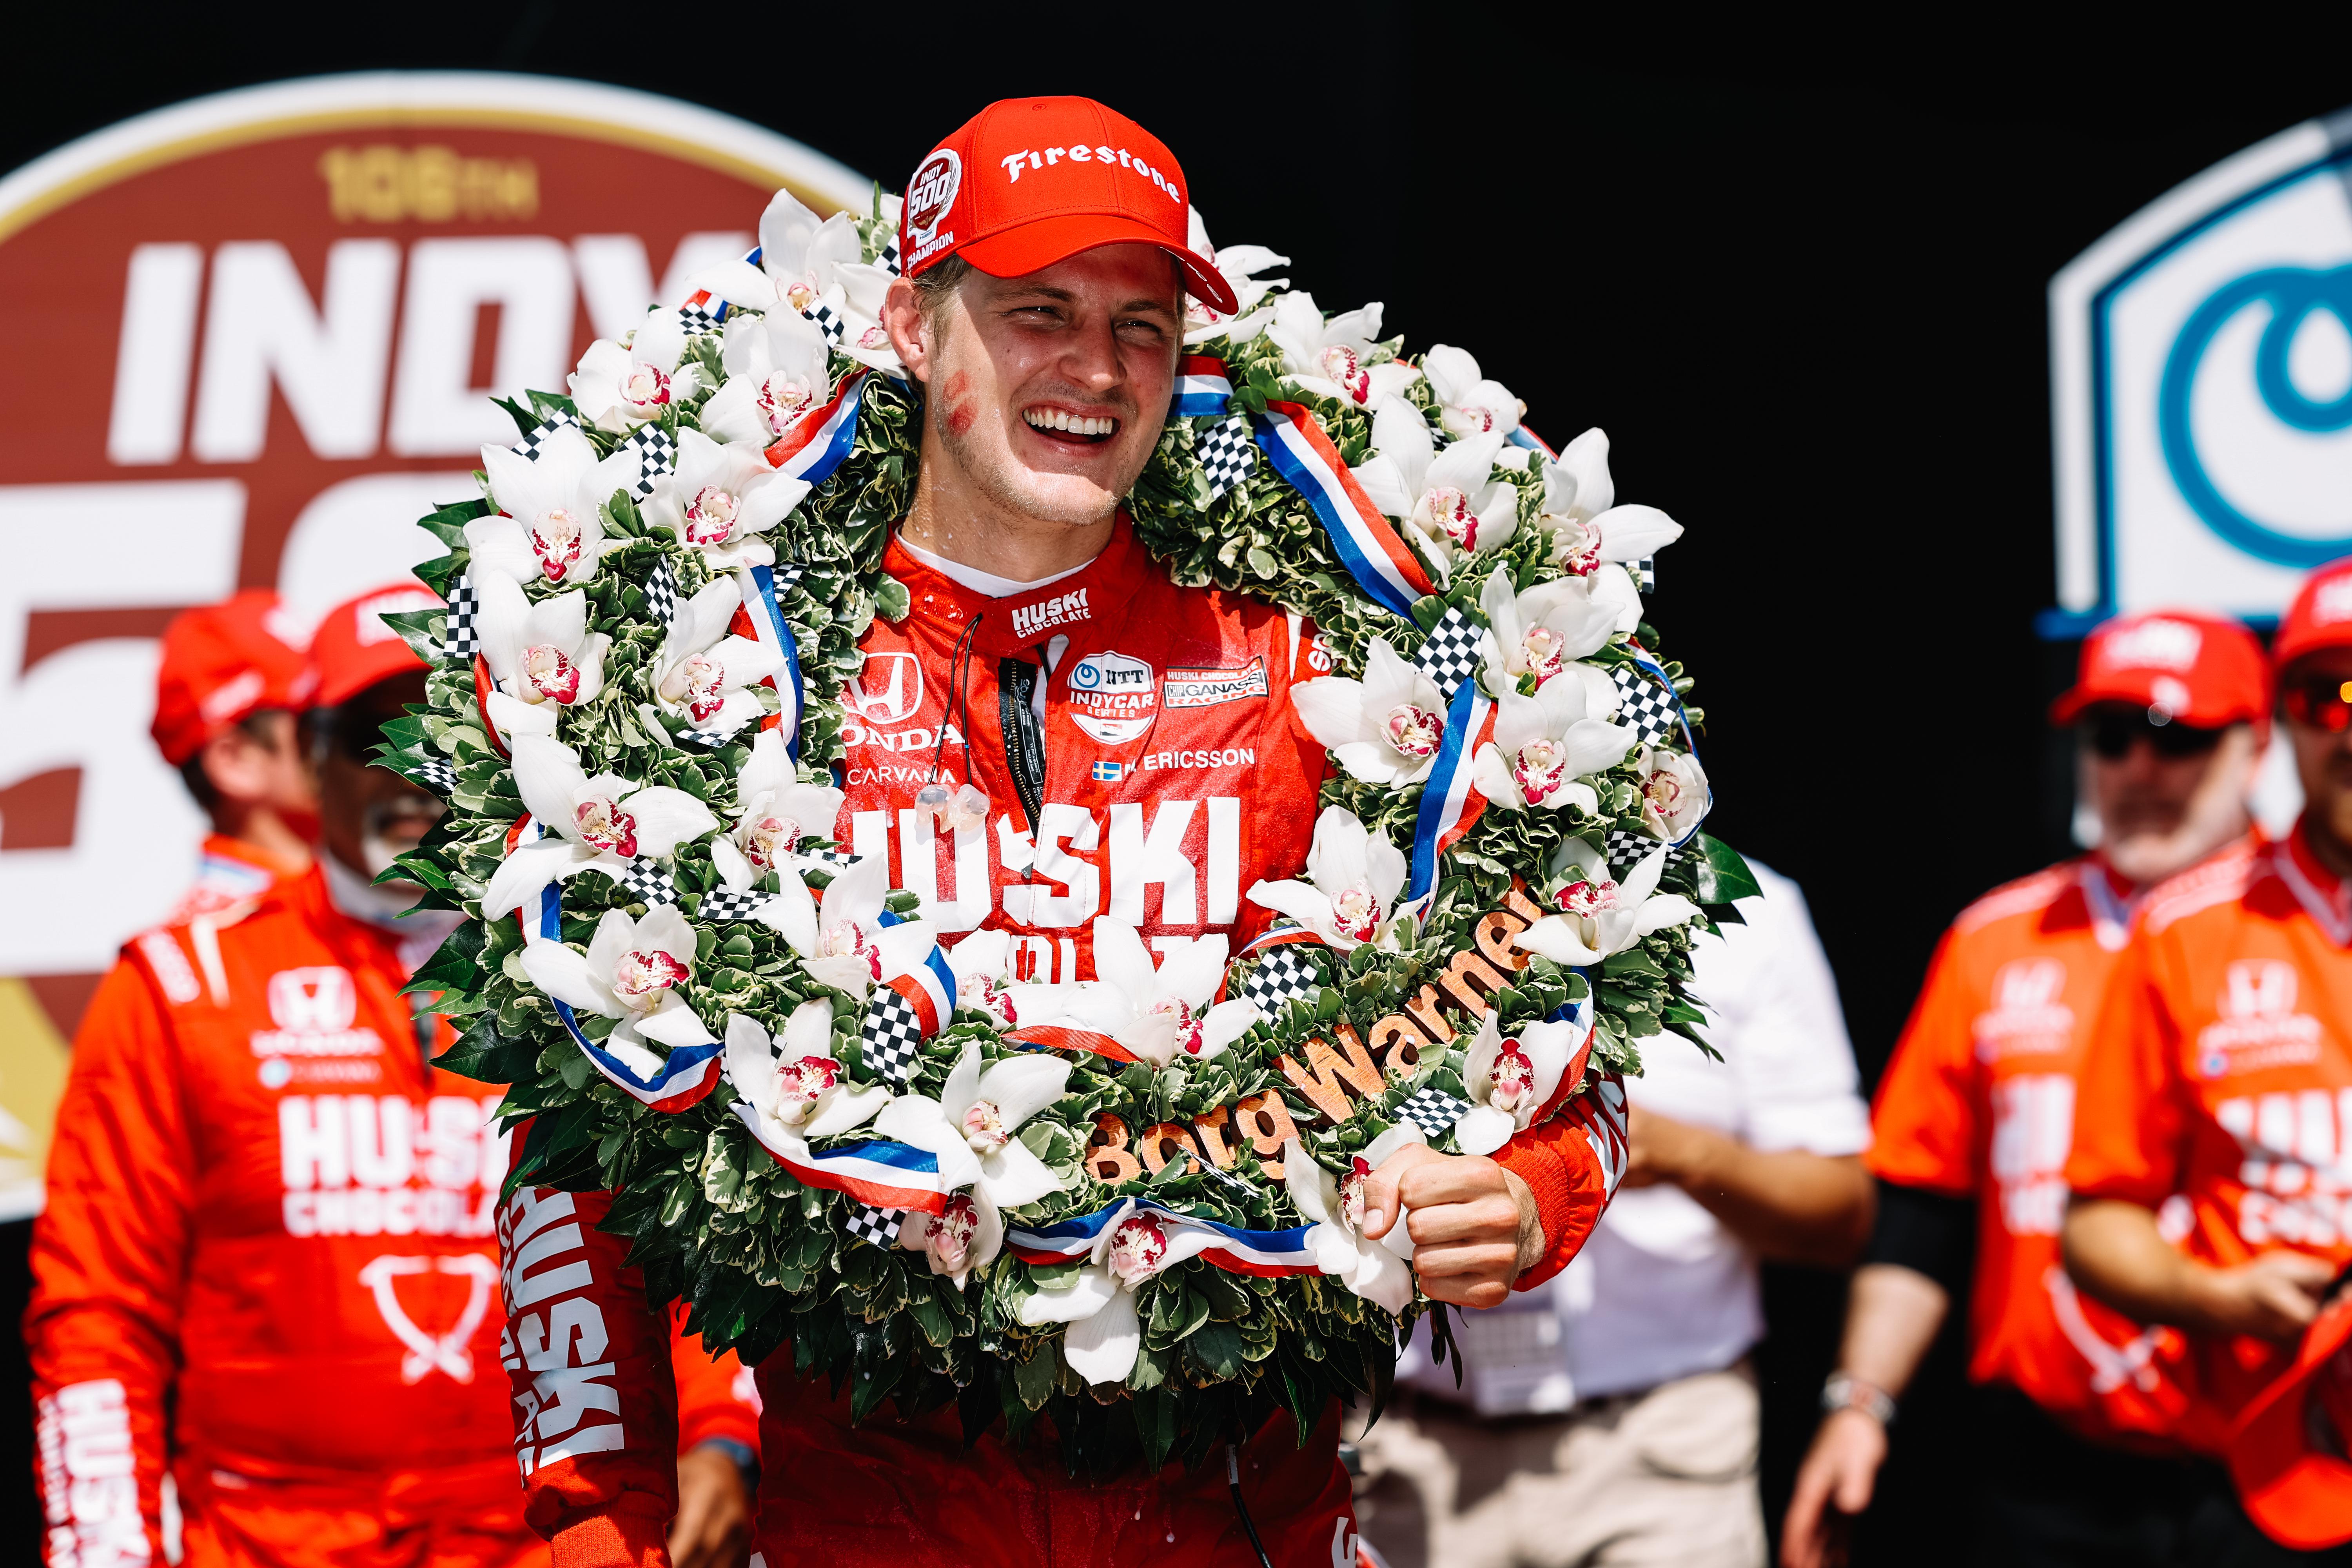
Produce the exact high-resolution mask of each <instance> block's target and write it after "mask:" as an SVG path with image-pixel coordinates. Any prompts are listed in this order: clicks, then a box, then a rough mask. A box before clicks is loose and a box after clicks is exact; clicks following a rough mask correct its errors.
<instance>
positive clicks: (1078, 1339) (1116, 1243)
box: [1021, 1198, 1219, 1383]
mask: <svg viewBox="0 0 2352 1568" xmlns="http://www.w3.org/2000/svg"><path fill="white" fill-rule="evenodd" d="M1218 1239H1219V1237H1218V1235H1217V1233H1216V1232H1215V1231H1213V1230H1211V1229H1210V1228H1209V1227H1208V1226H1204V1225H1185V1224H1183V1223H1181V1221H1180V1220H1179V1219H1177V1217H1176V1216H1174V1215H1164V1214H1160V1213H1159V1212H1158V1211H1156V1210H1152V1209H1139V1208H1138V1207H1137V1205H1136V1201H1135V1200H1134V1199H1133V1198H1129V1199H1127V1200H1125V1201H1124V1202H1122V1203H1121V1204H1120V1205H1118V1208H1117V1209H1115V1210H1113V1211H1112V1214H1111V1217H1110V1222H1109V1223H1108V1224H1107V1225H1105V1226H1103V1228H1102V1235H1101V1236H1100V1237H1097V1238H1096V1241H1095V1245H1094V1250H1093V1251H1092V1252H1091V1253H1090V1254H1088V1255H1087V1262H1086V1263H1085V1264H1084V1265H1082V1266H1081V1267H1080V1268H1079V1269H1078V1271H1077V1273H1076V1275H1074V1276H1072V1277H1071V1278H1070V1279H1068V1280H1067V1281H1066V1282H1065V1283H1063V1284H1061V1285H1059V1286H1057V1287H1055V1289H1046V1290H1040V1291H1038V1292H1037V1293H1036V1294H1035V1295H1033V1296H1031V1297H1029V1298H1028V1299H1027V1300H1024V1301H1023V1302H1022V1303H1021V1321H1022V1322H1024V1323H1025V1324H1027V1325H1028V1326H1029V1327H1031V1328H1035V1327H1037V1326H1039V1325H1041V1324H1045V1323H1067V1324H1069V1329H1068V1331H1066V1333H1064V1335H1063V1336H1062V1358H1063V1359H1064V1360H1065V1361H1066V1362H1068V1363H1070V1370H1071V1371H1072V1372H1075V1373H1077V1374H1078V1375H1079V1376H1080V1377H1083V1378H1085V1379H1086V1380H1087V1382H1088V1383H1119V1382H1123V1381H1125V1380H1126V1377H1127V1374H1128V1373H1130V1372H1133V1371H1134V1370H1135V1357H1136V1352H1137V1351H1138V1350H1139V1349H1140V1348H1141V1346H1142V1343H1143V1323H1142V1320H1141V1319H1140V1318H1139V1316H1137V1314H1136V1310H1135V1291H1136V1288H1137V1287H1138V1286H1139V1285H1141V1284H1142V1283H1143V1282H1144V1281H1145V1280H1147V1279H1150V1278H1151V1277H1152V1276H1153V1275H1155V1274H1158V1273H1160V1272H1161V1271H1162V1270H1164V1269H1167V1268H1172V1267H1173V1266H1174V1265H1176V1264H1179V1263H1181V1262H1183V1261H1184V1260H1185V1259H1186V1258H1198V1257H1199V1256H1200V1255H1201V1254H1202V1253H1203V1252H1206V1251H1208V1250H1209V1248H1211V1247H1214V1246H1216V1245H1217V1242H1218Z"/></svg>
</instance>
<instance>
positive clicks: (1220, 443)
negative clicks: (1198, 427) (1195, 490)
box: [1193, 414, 1257, 500]
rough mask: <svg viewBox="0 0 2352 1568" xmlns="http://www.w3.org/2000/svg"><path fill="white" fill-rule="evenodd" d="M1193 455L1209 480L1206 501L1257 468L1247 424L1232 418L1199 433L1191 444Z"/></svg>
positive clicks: (1253, 441)
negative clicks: (1199, 462) (1199, 460)
mask: <svg viewBox="0 0 2352 1568" xmlns="http://www.w3.org/2000/svg"><path fill="white" fill-rule="evenodd" d="M1193 455H1194V456H1196V457H1198V458H1200V459H1201V468H1202V472H1203V473H1206V474H1207V475H1208V476H1209V499H1210V500H1216V499H1217V498H1218V497H1219V496H1222V495H1223V494H1224V493H1225V492H1226V491H1227V490H1229V489H1233V488H1234V486H1235V485H1237V484H1239V483H1241V482H1242V480H1244V479H1247V478H1248V477H1249V471H1250V470H1251V469H1252V468H1255V467H1257V437H1255V436H1254V435H1252V434H1251V432H1250V422H1249V420H1248V419H1247V418H1246V417H1245V416H1242V415H1239V414H1236V415H1234V416H1233V417H1232V418H1230V419H1227V420H1225V421H1223V423H1222V424H1217V425H1212V426H1209V427H1208V428H1207V429H1206V430H1203V431H1202V432H1201V434H1200V436H1199V437H1198V438H1197V439H1196V440H1195V441H1194V443H1193Z"/></svg>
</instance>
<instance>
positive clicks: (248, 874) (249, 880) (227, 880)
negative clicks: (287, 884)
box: [163, 833, 299, 925]
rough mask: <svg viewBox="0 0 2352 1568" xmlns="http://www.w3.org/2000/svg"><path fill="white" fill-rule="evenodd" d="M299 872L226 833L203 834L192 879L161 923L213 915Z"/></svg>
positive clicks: (178, 923) (241, 902)
mask: <svg viewBox="0 0 2352 1568" xmlns="http://www.w3.org/2000/svg"><path fill="white" fill-rule="evenodd" d="M296 874H299V873H298V872H297V871H296V869H295V868H290V867H289V866H287V865H286V864H284V863H283V862H282V861H280V860H279V859H278V858H277V857H276V856H274V855H272V854H270V853H268V851H267V850H264V849H261V848H258V847H255V846H254V845H251V844H247V842H246V841H245V840H244V839H242V838H233V837H230V836H229V835H227V834H226V833H207V834H205V847H204V853H203V854H202V855H200V856H198V857H197V858H196V875H195V879H194V881H192V882H190V883H189V884H188V890H187V891H186V892H184V893H182V894H181V895H180V901H179V904H178V905H177V906H176V907H175V908H173V910H172V912H171V914H170V915H169V916H168V917H167V918H166V919H165V920H164V921H163V923H164V924H165V925H184V924H185V923H186V922H188V921H192V920H194V919H195V918H196V917H197V916H198V915H216V914H218V913H220V912H221V911H222V910H226V909H234V908H235V907H236V906H237V905H238V904H244V903H250V902H252V901H253V900H256V899H257V898H259V897H261V895H262V894H264V893H266V892H268V890H269V887H270V884H271V883H273V882H275V881H277V880H278V879H279V878H280V877H285V876H290V875H296Z"/></svg>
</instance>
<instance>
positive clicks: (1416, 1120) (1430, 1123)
mask: <svg viewBox="0 0 2352 1568" xmlns="http://www.w3.org/2000/svg"><path fill="white" fill-rule="evenodd" d="M1469 1109H1470V1102H1469V1101H1468V1100H1463V1099H1461V1098H1459V1097H1457V1096H1454V1095H1451V1094H1448V1093H1446V1092H1445V1091H1444V1089H1426V1088H1424V1089H1415V1090H1413V1091H1412V1095H1411V1096H1410V1097H1409V1098H1407V1100H1405V1102H1404V1103H1403V1104H1402V1105H1400V1106H1398V1107H1397V1108H1396V1113H1397V1119H1398V1120H1399V1121H1410V1122H1412V1124H1413V1125H1414V1126H1415V1127H1418V1128H1420V1129H1421V1131H1422V1132H1423V1135H1424V1136H1426V1137H1430V1138H1439V1137H1443V1136H1444V1134H1446V1133H1447V1132H1449V1131H1452V1130H1453V1127H1454V1123H1455V1122H1457V1121H1461V1120H1462V1113H1463V1112H1464V1111H1465V1110H1469Z"/></svg>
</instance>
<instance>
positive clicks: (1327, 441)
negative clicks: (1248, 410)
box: [1252, 402, 1433, 616]
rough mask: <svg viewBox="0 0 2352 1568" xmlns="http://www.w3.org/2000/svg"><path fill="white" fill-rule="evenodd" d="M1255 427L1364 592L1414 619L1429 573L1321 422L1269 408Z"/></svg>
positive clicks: (1287, 407)
mask: <svg viewBox="0 0 2352 1568" xmlns="http://www.w3.org/2000/svg"><path fill="white" fill-rule="evenodd" d="M1252 423H1253V424H1254V426H1255V428H1256V431H1257V444H1258V447H1259V449H1260V450H1262V451H1263V452H1265V458H1266V461H1267V462H1269V463H1271V464H1273V465H1274V471H1275V472H1276V473H1277V474H1280V475H1281V476H1282V477H1283V479H1286V481H1288V483H1289V485H1290V487H1291V488H1292V489H1295V490H1297V492H1298V493H1299V494H1300V495H1302V496H1305V497H1306V498H1307V504H1308V505H1309V506H1311V507H1313V508H1314V509H1315V514H1316V516H1318V517H1319V518H1321V519H1322V520H1323V527H1324V530H1325V531H1326V532H1328V533H1329V534H1330V536H1331V545H1332V548H1333V549H1335V550H1337V551H1338V552H1339V559H1340V561H1341V562H1342V563H1344V564H1345V565H1346V566H1347V568H1348V574H1349V575H1350V576H1352V577H1353V578H1355V580H1356V583H1357V585H1358V586H1360V588H1362V589H1363V590H1364V592H1365V593H1366V594H1369V595H1371V597H1372V600H1373V601H1374V602H1375V603H1376V604H1378V605H1381V607H1382V608H1384V609H1388V610H1391V611H1393V612H1394V613H1395V614H1397V615H1400V616H1408V615H1411V614H1412V606H1413V602H1414V601H1415V600H1417V599H1421V598H1423V597H1425V596H1427V595H1429V594H1430V593H1431V592H1433V587H1432V584H1431V583H1430V581H1429V574H1428V573H1426V572H1424V571H1423V570H1422V565H1421V561H1420V558H1419V557H1417V556H1415V555H1414V554H1413V552H1412V546H1410V545H1408V544H1407V543H1406V542H1404V539H1403V537H1402V535H1401V534H1399V533H1398V532H1397V531H1396V530H1395V528H1394V527H1392V526H1391V524H1390V522H1389V520H1388V519H1387V518H1385V517H1383V516H1382V515H1381V509H1380V508H1378V507H1376V506H1374V505H1373V504H1372V498H1371V497H1370V496H1368V495H1366V494H1365V493H1364V487H1363V486H1361V485H1360V484H1358V483H1357V482H1356V477H1355V476H1354V475H1353V474H1350V473H1349V471H1348V465H1347V463H1346V462H1344V461H1343V460H1342V459H1341V458H1340V457H1339V448H1338V447H1334V446H1333V445H1331V437H1328V436H1327V435H1325V434H1324V433H1323V426H1321V425H1320V424H1318V423H1317V421H1316V418H1315V416H1314V415H1313V414H1312V413H1311V412H1309V411H1308V410H1307V408H1305V407H1304V406H1302V405H1299V404H1296V403H1278V402H1277V403H1269V404H1267V405H1266V412H1265V413H1264V414H1261V415H1259V416H1257V417H1256V419H1255V420H1254V421H1253V422H1252Z"/></svg>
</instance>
